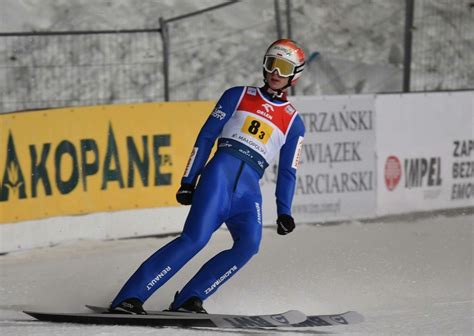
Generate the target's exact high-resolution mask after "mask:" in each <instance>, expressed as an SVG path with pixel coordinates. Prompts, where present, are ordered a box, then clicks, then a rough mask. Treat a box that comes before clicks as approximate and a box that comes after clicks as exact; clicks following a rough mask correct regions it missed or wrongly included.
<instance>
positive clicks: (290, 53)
mask: <svg viewBox="0 0 474 336" xmlns="http://www.w3.org/2000/svg"><path fill="white" fill-rule="evenodd" d="M304 60H305V56H304V52H303V49H301V48H300V47H299V46H298V45H297V44H296V42H295V41H293V40H289V39H281V40H277V41H275V42H273V43H272V44H271V45H270V47H268V49H267V52H266V53H265V57H264V58H263V75H264V78H266V76H265V72H270V73H272V72H273V71H275V70H276V71H278V74H279V75H280V76H282V77H289V78H290V82H289V85H288V86H291V85H295V84H296V82H297V81H298V79H299V78H300V76H301V73H302V72H303V69H304V64H305V61H304Z"/></svg>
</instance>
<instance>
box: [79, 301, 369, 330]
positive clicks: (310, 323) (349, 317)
mask: <svg viewBox="0 0 474 336" xmlns="http://www.w3.org/2000/svg"><path fill="white" fill-rule="evenodd" d="M86 307H87V308H88V309H90V310H91V311H93V312H95V313H106V312H108V308H106V307H100V306H94V305H86ZM147 312H148V314H150V315H165V316H188V315H189V313H184V312H170V311H160V310H147ZM218 316H221V317H225V316H234V315H226V314H219V315H218ZM363 321H364V317H363V316H362V315H361V314H359V313H357V312H355V311H347V312H345V313H341V314H328V315H308V316H307V319H306V320H305V321H303V322H300V323H292V324H291V326H288V327H324V326H334V325H346V324H356V323H361V322H363Z"/></svg>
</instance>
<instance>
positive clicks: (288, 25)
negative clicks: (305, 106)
mask: <svg viewBox="0 0 474 336" xmlns="http://www.w3.org/2000/svg"><path fill="white" fill-rule="evenodd" d="M286 34H287V36H288V38H289V39H290V40H291V39H293V37H292V35H293V34H292V31H291V0H286ZM290 92H291V95H292V96H294V95H295V94H296V90H295V87H294V86H292V87H290Z"/></svg>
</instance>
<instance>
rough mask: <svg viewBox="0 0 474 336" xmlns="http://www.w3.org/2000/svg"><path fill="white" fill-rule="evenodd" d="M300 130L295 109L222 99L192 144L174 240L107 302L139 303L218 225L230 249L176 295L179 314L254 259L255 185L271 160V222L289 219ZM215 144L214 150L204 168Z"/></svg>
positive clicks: (252, 95)
mask: <svg viewBox="0 0 474 336" xmlns="http://www.w3.org/2000/svg"><path fill="white" fill-rule="evenodd" d="M303 136H304V125H303V121H302V119H301V117H300V116H299V114H298V112H297V111H296V109H295V108H294V107H293V106H292V105H291V104H290V103H289V102H286V101H283V102H282V101H281V100H276V99H273V98H272V97H270V96H269V95H268V94H267V93H266V92H265V91H263V90H262V89H260V88H257V87H233V88H230V89H228V90H227V91H225V92H224V94H223V95H222V96H221V98H220V99H219V101H218V102H217V104H216V107H215V109H214V110H213V111H212V113H211V115H210V116H209V118H208V119H207V121H206V122H205V124H204V126H203V127H202V129H201V131H200V133H199V135H198V138H197V140H196V142H195V145H194V148H193V151H192V154H191V157H190V159H189V162H188V165H187V167H186V171H185V173H184V176H183V178H182V180H181V183H182V184H192V185H194V184H196V183H197V186H196V189H195V191H194V195H193V200H192V205H191V208H190V211H189V214H188V216H187V219H186V222H185V224H184V228H183V231H182V233H181V235H180V236H179V237H177V238H176V239H174V240H173V241H171V242H170V243H168V244H167V245H165V246H163V247H162V248H161V249H159V250H158V251H157V252H155V253H154V254H153V255H152V256H150V257H149V258H148V259H147V260H146V261H145V262H144V263H143V264H142V265H141V266H140V267H139V268H138V269H137V271H136V272H135V273H134V274H133V275H132V276H131V277H130V279H129V280H128V281H127V282H126V283H125V285H124V286H123V288H122V289H121V290H120V292H119V293H118V295H117V297H116V298H115V299H114V301H113V302H112V307H116V306H117V305H118V304H119V303H121V302H122V301H123V300H125V299H128V298H137V299H139V300H140V301H141V302H145V301H146V300H147V299H148V298H149V297H150V296H151V295H152V294H153V293H154V292H155V291H156V290H157V289H158V288H160V287H161V286H162V285H163V284H164V283H165V282H166V281H167V280H169V279H170V278H171V277H172V276H173V275H174V274H175V273H176V272H177V271H179V270H180V269H181V268H182V267H183V266H184V265H185V264H186V263H187V262H188V261H189V260H190V259H191V258H192V257H193V256H194V255H196V254H197V253H198V252H199V251H200V250H201V249H202V248H203V247H204V246H205V245H206V244H207V242H208V241H209V239H210V238H211V236H212V234H213V233H214V231H215V230H217V229H218V228H219V227H220V226H221V225H222V224H223V223H226V225H227V228H228V229H229V231H230V233H231V235H232V239H233V241H234V243H233V246H232V248H230V249H229V250H226V251H222V252H221V253H219V254H217V255H216V256H214V257H213V258H212V259H210V260H209V261H208V262H207V263H206V264H204V265H203V266H202V268H201V269H200V270H199V271H198V272H197V274H196V275H195V276H194V277H193V278H192V279H191V280H190V281H189V282H188V283H187V284H186V285H185V286H184V288H183V289H182V290H181V291H180V292H179V293H178V295H177V296H176V297H175V301H174V302H173V306H174V307H179V306H180V305H182V304H183V303H184V302H186V300H187V299H189V298H190V297H193V296H197V297H199V298H200V299H201V300H203V301H204V300H205V299H206V298H207V297H209V296H210V295H211V294H213V293H215V291H216V290H217V289H218V288H219V287H220V286H221V285H222V284H224V283H225V282H226V281H227V280H229V279H230V278H231V277H232V276H233V275H234V274H235V273H236V272H237V271H238V270H240V269H241V268H242V267H243V266H244V265H245V264H246V263H247V261H249V260H250V258H251V257H252V256H253V255H254V254H256V253H257V252H258V248H259V244H260V240H261V237H262V213H261V209H262V195H261V192H260V186H259V180H260V178H261V177H262V175H263V173H264V170H265V168H266V167H267V166H268V165H269V163H270V162H271V161H272V160H273V159H274V158H275V157H276V156H277V155H278V154H279V166H278V175H277V186H276V193H275V195H276V201H277V211H278V215H281V214H287V215H291V203H292V199H293V194H294V190H295V183H296V169H297V167H298V162H299V157H300V155H301V147H302V142H303ZM216 139H218V147H217V148H218V149H217V151H216V153H215V155H214V156H213V158H212V159H211V160H210V161H209V162H208V163H207V165H206V162H207V160H208V157H209V154H210V152H211V149H212V147H213V145H214V143H215V141H216ZM198 177H199V182H198Z"/></svg>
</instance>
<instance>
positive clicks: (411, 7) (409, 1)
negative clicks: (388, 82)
mask: <svg viewBox="0 0 474 336" xmlns="http://www.w3.org/2000/svg"><path fill="white" fill-rule="evenodd" d="M405 5H406V8H405V47H404V49H405V55H404V57H403V92H410V76H411V48H412V43H413V42H412V41H413V29H414V27H413V17H414V11H415V0H406V1H405Z"/></svg>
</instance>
